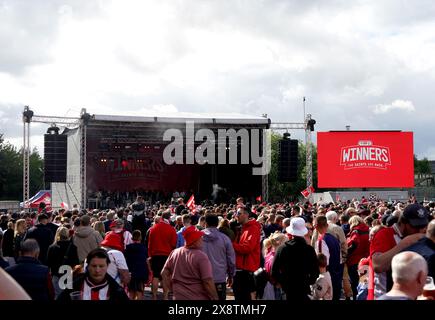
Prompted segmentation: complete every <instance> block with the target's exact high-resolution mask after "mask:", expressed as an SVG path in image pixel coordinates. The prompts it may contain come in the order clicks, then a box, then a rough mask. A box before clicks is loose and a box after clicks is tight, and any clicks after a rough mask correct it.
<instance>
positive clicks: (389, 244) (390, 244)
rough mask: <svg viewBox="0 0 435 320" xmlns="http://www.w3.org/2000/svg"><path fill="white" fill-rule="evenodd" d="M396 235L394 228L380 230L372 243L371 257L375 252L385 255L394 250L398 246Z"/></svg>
mask: <svg viewBox="0 0 435 320" xmlns="http://www.w3.org/2000/svg"><path fill="white" fill-rule="evenodd" d="M394 235H395V232H394V229H393V228H383V229H381V230H379V231H378V232H377V233H376V234H375V236H374V237H373V239H372V241H371V243H370V257H371V256H372V255H373V254H374V253H375V252H379V253H384V252H387V251H388V250H391V249H392V248H394V247H395V246H396V240H395V239H394Z"/></svg>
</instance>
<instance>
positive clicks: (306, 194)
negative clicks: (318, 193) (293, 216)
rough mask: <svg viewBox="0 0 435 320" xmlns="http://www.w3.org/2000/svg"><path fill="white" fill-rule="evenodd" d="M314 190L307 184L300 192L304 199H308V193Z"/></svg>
mask: <svg viewBox="0 0 435 320" xmlns="http://www.w3.org/2000/svg"><path fill="white" fill-rule="evenodd" d="M313 192H314V188H313V186H309V187H308V188H306V189H305V190H302V191H301V194H302V195H303V196H304V198H305V199H308V198H309V197H310V194H312V193H313Z"/></svg>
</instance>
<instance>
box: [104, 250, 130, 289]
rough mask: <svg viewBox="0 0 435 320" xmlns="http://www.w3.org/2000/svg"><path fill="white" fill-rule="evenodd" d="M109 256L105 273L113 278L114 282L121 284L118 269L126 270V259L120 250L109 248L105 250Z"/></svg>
mask: <svg viewBox="0 0 435 320" xmlns="http://www.w3.org/2000/svg"><path fill="white" fill-rule="evenodd" d="M107 254H108V255H109V258H110V264H109V267H108V268H107V273H108V274H109V275H110V276H111V277H112V278H113V279H115V281H116V282H118V283H119V284H121V276H120V275H119V272H118V270H127V271H128V266H127V261H126V260H125V257H124V254H123V253H122V252H121V251H118V250H114V249H110V250H108V251H107Z"/></svg>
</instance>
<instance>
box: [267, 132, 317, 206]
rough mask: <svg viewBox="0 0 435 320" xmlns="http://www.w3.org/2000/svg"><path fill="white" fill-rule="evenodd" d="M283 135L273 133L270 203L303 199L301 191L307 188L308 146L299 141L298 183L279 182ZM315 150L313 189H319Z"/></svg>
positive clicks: (314, 153) (315, 151) (315, 150)
mask: <svg viewBox="0 0 435 320" xmlns="http://www.w3.org/2000/svg"><path fill="white" fill-rule="evenodd" d="M281 139H282V135H280V134H276V133H272V139H271V151H272V164H271V170H270V173H269V201H281V200H293V199H296V198H299V197H301V191H302V190H304V189H305V188H306V187H307V182H306V181H307V170H306V146H305V145H304V144H303V143H301V142H300V141H299V147H298V173H297V181H296V182H279V181H278V159H279V141H280V140H281ZM312 148H313V187H314V188H315V189H316V187H317V149H316V147H315V146H314V145H312Z"/></svg>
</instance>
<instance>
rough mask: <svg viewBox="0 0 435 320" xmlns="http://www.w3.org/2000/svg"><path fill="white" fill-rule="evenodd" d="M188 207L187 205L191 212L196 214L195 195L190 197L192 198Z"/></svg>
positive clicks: (188, 202)
mask: <svg viewBox="0 0 435 320" xmlns="http://www.w3.org/2000/svg"><path fill="white" fill-rule="evenodd" d="M186 205H187V207H188V208H189V210H190V211H191V212H192V213H195V209H196V206H195V195H194V194H192V195H191V196H190V198H189V200H188V201H187V203H186Z"/></svg>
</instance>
